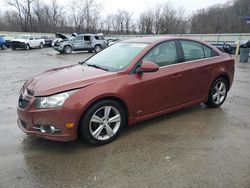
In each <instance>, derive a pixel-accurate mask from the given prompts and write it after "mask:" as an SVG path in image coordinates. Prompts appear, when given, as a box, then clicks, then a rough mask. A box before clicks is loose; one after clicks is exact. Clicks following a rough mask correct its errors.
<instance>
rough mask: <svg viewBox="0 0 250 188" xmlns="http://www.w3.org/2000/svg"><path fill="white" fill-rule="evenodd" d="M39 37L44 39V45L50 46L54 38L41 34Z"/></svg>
mask: <svg viewBox="0 0 250 188" xmlns="http://www.w3.org/2000/svg"><path fill="white" fill-rule="evenodd" d="M41 38H42V39H44V40H45V44H44V46H49V47H52V42H53V41H54V40H55V38H54V37H48V36H42V37H41Z"/></svg>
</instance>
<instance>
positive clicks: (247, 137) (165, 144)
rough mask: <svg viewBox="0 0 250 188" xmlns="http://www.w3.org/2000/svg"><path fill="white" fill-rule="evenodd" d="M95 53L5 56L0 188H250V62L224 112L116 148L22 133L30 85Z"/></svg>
mask: <svg viewBox="0 0 250 188" xmlns="http://www.w3.org/2000/svg"><path fill="white" fill-rule="evenodd" d="M89 55H90V54H88V53H75V54H71V55H60V54H58V53H57V52H56V51H54V50H53V49H50V48H44V49H42V50H40V49H34V50H30V51H25V50H17V51H12V50H10V49H7V50H0V64H1V70H2V71H1V73H0V82H1V83H0V85H1V87H0V103H1V105H0V120H1V126H0V169H1V171H0V187H1V188H2V187H3V188H6V187H7V188H8V187H25V188H29V187H32V188H33V187H52V188H57V187H58V188H63V187H67V188H68V187H74V188H78V187H114V188H117V187H122V188H123V187H135V188H138V187H202V188H204V187H208V188H211V187H213V188H214V187H227V188H231V187H232V188H236V187H246V188H247V187H250V115H249V114H250V108H249V106H250V95H249V93H250V63H245V64H244V63H236V74H235V80H234V83H233V87H232V89H231V90H230V92H229V95H228V98H227V100H226V102H225V103H224V104H223V106H222V107H221V108H218V109H209V108H206V106H205V105H197V106H195V107H193V108H189V109H185V110H181V111H178V112H175V113H171V114H168V115H165V116H161V117H159V118H155V119H152V120H149V121H146V122H143V123H140V124H137V125H135V126H131V127H129V128H127V129H126V130H125V131H124V132H123V133H122V134H121V136H120V137H119V138H118V139H117V140H116V141H115V142H113V143H111V144H108V145H105V146H101V147H93V146H90V145H88V144H86V143H84V142H83V141H81V140H79V141H75V142H69V143H60V142H52V141H47V140H43V139H39V138H34V137H30V136H26V135H25V134H24V133H22V132H21V130H19V128H18V127H17V123H16V120H17V114H16V104H17V98H18V93H19V90H20V88H21V86H22V84H23V83H24V81H25V80H26V79H28V78H30V77H31V76H32V75H35V74H37V73H39V72H41V71H44V70H46V69H49V68H54V67H58V66H64V65H69V64H73V63H77V62H78V61H81V60H84V59H86V58H87V57H89Z"/></svg>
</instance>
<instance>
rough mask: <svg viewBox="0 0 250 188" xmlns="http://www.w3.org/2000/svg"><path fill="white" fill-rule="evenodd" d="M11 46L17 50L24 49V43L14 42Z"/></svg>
mask: <svg viewBox="0 0 250 188" xmlns="http://www.w3.org/2000/svg"><path fill="white" fill-rule="evenodd" d="M11 46H12V47H16V48H18V47H24V43H23V42H19V41H12V42H11Z"/></svg>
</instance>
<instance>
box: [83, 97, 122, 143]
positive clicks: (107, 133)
mask: <svg viewBox="0 0 250 188" xmlns="http://www.w3.org/2000/svg"><path fill="white" fill-rule="evenodd" d="M105 113H107V115H105ZM114 117H116V118H114ZM112 118H114V119H113V120H111V119H112ZM110 120H111V121H112V122H110ZM126 120H127V117H126V113H125V111H124V109H123V108H122V106H121V105H120V104H119V103H118V102H116V101H113V100H103V101H100V102H97V103H95V104H94V105H92V106H91V107H90V108H89V109H88V110H87V111H86V113H85V114H84V115H83V116H82V118H81V121H80V125H79V126H80V127H79V128H80V129H79V130H80V132H79V133H80V134H81V136H82V137H83V139H84V140H85V141H87V142H88V143H90V144H92V145H96V146H98V145H103V144H107V143H109V142H112V141H113V140H115V139H116V138H117V136H118V135H119V134H120V132H121V131H122V129H123V127H124V126H125V124H126V122H127V121H126Z"/></svg>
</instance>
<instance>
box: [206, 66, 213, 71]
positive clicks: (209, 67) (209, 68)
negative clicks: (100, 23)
mask: <svg viewBox="0 0 250 188" xmlns="http://www.w3.org/2000/svg"><path fill="white" fill-rule="evenodd" d="M212 68H213V67H212V66H208V67H205V68H204V69H205V70H208V71H210V70H211V69H212Z"/></svg>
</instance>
